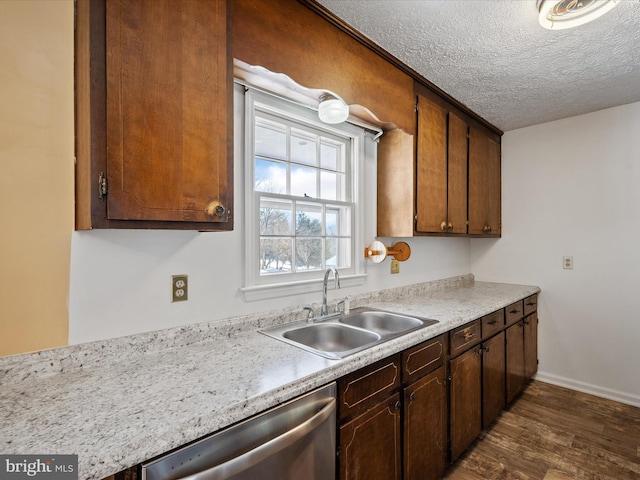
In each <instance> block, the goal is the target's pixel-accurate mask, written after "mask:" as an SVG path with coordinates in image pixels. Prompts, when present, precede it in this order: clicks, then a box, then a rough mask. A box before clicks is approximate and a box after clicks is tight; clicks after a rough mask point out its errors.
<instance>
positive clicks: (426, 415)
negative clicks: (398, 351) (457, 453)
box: [372, 366, 447, 480]
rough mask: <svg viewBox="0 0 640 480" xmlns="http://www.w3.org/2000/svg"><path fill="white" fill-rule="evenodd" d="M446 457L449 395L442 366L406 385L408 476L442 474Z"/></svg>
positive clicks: (420, 478)
mask: <svg viewBox="0 0 640 480" xmlns="http://www.w3.org/2000/svg"><path fill="white" fill-rule="evenodd" d="M446 458H447V397H446V387H445V367H444V366H441V367H440V368H438V369H437V370H436V371H434V372H432V373H430V374H429V375H427V376H426V377H423V378H422V379H420V380H418V381H416V382H414V383H413V384H411V385H409V386H408V387H406V388H405V389H404V479H405V480H436V479H438V478H441V477H442V474H443V473H444V470H445V468H446ZM372 478H374V477H372ZM378 478H382V477H378Z"/></svg>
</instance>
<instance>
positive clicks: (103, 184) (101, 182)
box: [98, 172, 108, 200]
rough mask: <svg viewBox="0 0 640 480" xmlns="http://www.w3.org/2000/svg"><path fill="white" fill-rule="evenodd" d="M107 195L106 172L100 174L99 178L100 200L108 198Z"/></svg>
mask: <svg viewBox="0 0 640 480" xmlns="http://www.w3.org/2000/svg"><path fill="white" fill-rule="evenodd" d="M107 193H108V189H107V176H106V175H105V174H104V172H100V175H99V176H98V198H99V199H100V200H104V197H106V195H107Z"/></svg>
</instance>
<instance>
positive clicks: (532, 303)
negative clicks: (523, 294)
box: [524, 293, 538, 316]
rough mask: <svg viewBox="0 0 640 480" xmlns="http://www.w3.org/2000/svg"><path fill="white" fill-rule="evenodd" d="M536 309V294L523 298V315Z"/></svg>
mask: <svg viewBox="0 0 640 480" xmlns="http://www.w3.org/2000/svg"><path fill="white" fill-rule="evenodd" d="M537 309H538V294H537V293H536V294H535V295H531V296H530V297H527V298H525V299H524V315H525V316H526V315H529V314H531V313H533V312H535V311H536V310H537Z"/></svg>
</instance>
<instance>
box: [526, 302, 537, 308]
mask: <svg viewBox="0 0 640 480" xmlns="http://www.w3.org/2000/svg"><path fill="white" fill-rule="evenodd" d="M535 305H536V302H527V307H535Z"/></svg>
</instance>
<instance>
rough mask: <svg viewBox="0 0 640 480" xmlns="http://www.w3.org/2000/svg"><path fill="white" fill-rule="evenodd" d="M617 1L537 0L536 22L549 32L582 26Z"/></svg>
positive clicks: (610, 7) (600, 14) (616, 3)
mask: <svg viewBox="0 0 640 480" xmlns="http://www.w3.org/2000/svg"><path fill="white" fill-rule="evenodd" d="M618 3H620V2H619V0H538V13H539V15H538V22H539V23H540V25H542V26H543V27H544V28H548V29H550V30H563V29H565V28H573V27H577V26H579V25H584V24H585V23H588V22H590V21H591V20H594V19H596V18H598V17H601V16H602V15H604V14H605V13H607V12H609V11H610V10H611V9H612V8H613V7H615V6H616V5H618Z"/></svg>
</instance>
